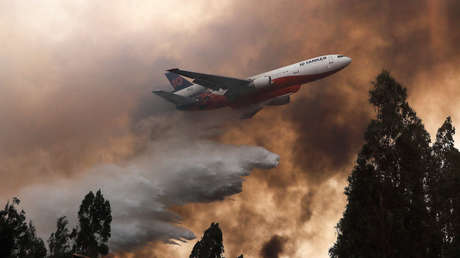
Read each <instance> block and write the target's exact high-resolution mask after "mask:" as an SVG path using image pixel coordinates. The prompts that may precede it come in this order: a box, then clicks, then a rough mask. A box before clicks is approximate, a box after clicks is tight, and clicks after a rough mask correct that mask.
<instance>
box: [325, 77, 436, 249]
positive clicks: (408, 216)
mask: <svg viewBox="0 0 460 258" xmlns="http://www.w3.org/2000/svg"><path fill="white" fill-rule="evenodd" d="M373 86H374V87H373V89H372V90H371V91H370V99H369V101H370V103H371V104H372V105H374V106H375V108H376V111H377V118H376V119H375V120H372V121H371V123H370V124H369V126H368V128H367V131H366V133H365V136H364V137H365V144H364V146H363V147H362V150H361V152H360V153H359V155H358V159H357V161H356V165H355V168H354V169H353V171H352V174H351V176H350V177H349V178H348V181H349V185H348V187H346V189H345V194H346V195H347V198H348V204H347V207H346V208H345V212H344V215H343V218H342V219H341V220H340V222H339V224H338V225H337V231H338V238H337V242H336V243H335V245H334V246H333V247H332V248H331V249H330V251H329V253H330V255H331V257H435V256H436V255H435V254H436V253H437V252H438V250H437V246H436V245H435V244H434V242H435V241H436V234H435V233H436V231H435V230H434V228H435V222H434V220H433V218H432V217H431V216H430V214H429V212H428V209H427V202H426V198H425V191H424V189H425V182H426V178H427V175H428V173H429V171H430V168H431V167H432V166H431V165H432V163H431V160H432V159H431V148H430V137H429V134H428V133H427V132H426V130H425V128H424V126H423V124H422V122H421V120H420V119H419V118H418V117H417V116H416V114H415V112H414V111H413V110H412V109H411V108H410V106H409V105H408V103H407V92H406V89H405V88H403V87H402V86H401V85H400V84H399V83H398V82H396V81H395V80H394V79H393V78H392V77H391V76H390V74H389V73H388V72H386V71H383V72H382V73H381V74H380V75H378V76H377V79H376V81H375V82H374V83H373Z"/></svg>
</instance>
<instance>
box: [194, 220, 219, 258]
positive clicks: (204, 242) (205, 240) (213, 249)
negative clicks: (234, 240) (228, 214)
mask: <svg viewBox="0 0 460 258" xmlns="http://www.w3.org/2000/svg"><path fill="white" fill-rule="evenodd" d="M223 257H224V246H223V244H222V231H221V230H220V228H219V223H211V226H210V227H209V228H208V229H207V230H206V231H205V232H204V235H203V237H202V238H201V240H200V241H198V242H197V243H196V244H195V246H194V247H193V250H192V253H191V254H190V258H223Z"/></svg>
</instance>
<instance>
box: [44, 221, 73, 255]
mask: <svg viewBox="0 0 460 258" xmlns="http://www.w3.org/2000/svg"><path fill="white" fill-rule="evenodd" d="M68 223H69V222H68V221H67V219H66V217H60V218H59V219H58V220H57V229H56V232H54V233H51V236H50V238H49V239H48V247H49V251H50V254H49V257H50V258H68V257H72V244H71V241H72V238H73V237H74V236H73V235H72V233H71V232H70V231H69V229H68V228H67V224H68Z"/></svg>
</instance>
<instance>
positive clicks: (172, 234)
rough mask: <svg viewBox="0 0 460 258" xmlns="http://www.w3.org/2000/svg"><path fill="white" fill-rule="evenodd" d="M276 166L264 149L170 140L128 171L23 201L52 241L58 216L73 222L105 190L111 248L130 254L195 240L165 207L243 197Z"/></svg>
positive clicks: (101, 174) (65, 184)
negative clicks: (250, 183) (248, 179)
mask: <svg viewBox="0 0 460 258" xmlns="http://www.w3.org/2000/svg"><path fill="white" fill-rule="evenodd" d="M158 146H165V148H162V147H160V148H159V149H158ZM166 146H168V147H166ZM278 162H279V156H278V155H276V154H274V153H271V152H269V151H267V150H266V149H264V148H261V147H252V146H231V145H222V144H217V143H213V142H210V141H204V140H201V141H190V142H184V141H182V140H181V141H177V140H176V139H166V140H163V141H156V142H155V144H153V143H151V144H149V146H147V148H146V150H144V151H143V153H142V154H140V155H138V156H137V157H135V158H134V159H132V160H130V161H129V162H127V163H126V164H123V165H115V164H101V165H99V166H96V167H94V168H92V169H89V170H88V171H86V172H85V173H83V174H80V175H79V176H78V177H75V178H69V179H61V180H57V181H54V182H50V183H48V184H42V185H33V186H30V187H27V188H25V189H24V190H23V191H22V192H21V193H20V195H19V196H20V198H21V199H22V200H23V208H24V209H25V210H26V211H27V214H28V216H29V217H30V218H33V219H34V223H35V225H36V226H37V228H38V231H39V232H40V233H41V235H42V237H44V238H47V237H48V236H49V234H50V233H51V230H53V229H54V228H55V223H56V219H57V218H58V217H59V216H68V217H69V218H70V220H71V222H75V221H76V216H75V215H76V214H77V212H78V207H79V204H80V202H81V200H82V198H83V196H84V195H85V194H86V193H88V192H89V191H90V190H93V191H95V190H97V189H99V188H100V189H102V192H103V194H104V196H105V197H106V198H107V199H109V200H110V203H111V206H112V216H113V222H112V238H111V243H110V244H111V248H112V249H113V250H127V249H131V248H134V247H137V246H140V245H142V244H146V243H147V242H149V241H153V240H160V241H164V242H167V243H177V241H185V240H190V239H193V238H195V235H194V234H193V232H191V231H190V230H188V229H186V228H184V227H181V226H179V225H177V224H178V223H179V222H180V220H181V218H180V217H179V216H178V215H177V214H175V213H173V212H171V211H169V210H168V207H170V206H171V205H183V204H186V203H190V202H211V201H216V200H223V199H224V198H225V197H227V196H230V195H232V194H236V193H239V192H241V190H242V182H243V178H242V177H243V176H247V175H249V174H250V172H251V170H252V169H254V168H264V169H267V168H273V167H276V166H277V165H278Z"/></svg>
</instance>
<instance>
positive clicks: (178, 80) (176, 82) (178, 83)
mask: <svg viewBox="0 0 460 258" xmlns="http://www.w3.org/2000/svg"><path fill="white" fill-rule="evenodd" d="M165 75H166V78H168V80H169V82H170V83H171V86H172V87H173V88H174V90H175V91H178V90H182V89H184V88H187V87H189V86H192V85H193V83H191V82H189V81H187V80H186V79H184V78H183V77H182V76H180V75H178V74H177V73H171V72H167V73H165Z"/></svg>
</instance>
